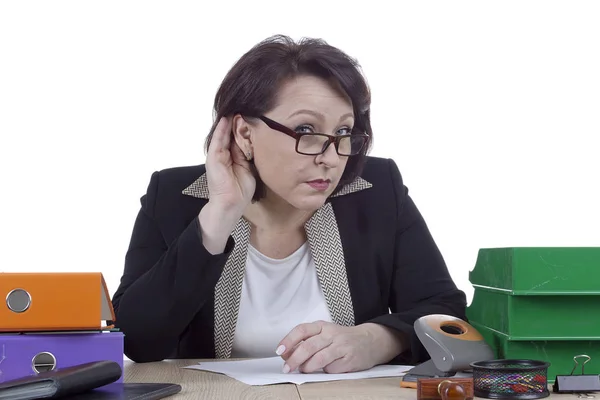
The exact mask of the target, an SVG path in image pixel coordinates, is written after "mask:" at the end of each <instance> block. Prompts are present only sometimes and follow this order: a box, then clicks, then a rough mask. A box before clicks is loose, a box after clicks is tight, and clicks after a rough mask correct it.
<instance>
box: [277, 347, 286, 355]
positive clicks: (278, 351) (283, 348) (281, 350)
mask: <svg viewBox="0 0 600 400" xmlns="http://www.w3.org/2000/svg"><path fill="white" fill-rule="evenodd" d="M284 351H285V346H284V345H280V346H279V347H278V348H277V350H275V354H277V355H278V356H280V355H282V354H283V352H284Z"/></svg>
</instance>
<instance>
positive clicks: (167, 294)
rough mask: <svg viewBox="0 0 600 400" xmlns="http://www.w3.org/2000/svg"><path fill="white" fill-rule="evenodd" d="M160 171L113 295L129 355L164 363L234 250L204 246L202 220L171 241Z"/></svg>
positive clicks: (143, 200)
mask: <svg viewBox="0 0 600 400" xmlns="http://www.w3.org/2000/svg"><path fill="white" fill-rule="evenodd" d="M159 185H160V173H159V172H155V173H154V174H153V175H152V177H151V179H150V183H149V185H148V190H147V192H146V194H145V195H144V196H142V198H141V208H140V210H139V213H138V215H137V218H136V220H135V224H134V226H133V232H132V235H131V240H130V244H129V248H128V250H127V253H126V257H125V267H124V272H123V275H122V277H121V282H120V285H119V287H118V289H117V291H116V292H115V294H114V296H113V300H112V303H113V307H114V309H115V318H116V321H114V323H115V327H117V328H119V329H120V330H121V331H122V332H123V333H124V336H125V343H124V346H125V355H126V356H127V357H129V358H130V359H131V360H132V361H135V362H149V361H161V360H163V359H165V358H168V357H169V356H170V355H171V354H172V353H173V352H174V351H175V349H176V348H177V346H178V343H179V337H180V335H181V334H182V333H183V332H184V330H185V329H186V328H187V326H188V325H189V324H190V322H191V320H192V319H193V318H194V316H195V315H196V313H197V312H198V311H199V310H200V309H201V308H202V307H203V305H205V304H206V302H207V301H208V300H209V299H210V298H212V295H213V292H214V287H215V285H216V283H217V281H218V279H219V277H220V275H221V272H222V270H223V266H224V265H225V261H226V260H227V258H228V256H229V254H230V253H231V251H232V249H233V239H232V238H231V237H230V238H229V240H228V242H227V245H226V247H225V251H224V252H223V253H221V254H216V255H212V254H210V253H209V252H208V251H207V250H206V248H205V247H204V246H203V244H202V235H201V231H200V229H199V221H198V218H194V219H193V220H192V221H191V222H190V223H189V225H188V226H187V227H186V228H185V229H184V230H183V231H182V232H181V234H180V235H179V236H178V237H177V238H176V239H175V240H173V241H172V242H171V243H165V240H164V238H163V235H162V232H161V229H160V226H159V224H158V223H157V218H156V217H155V215H154V214H155V207H154V206H155V203H156V198H157V192H158V188H159Z"/></svg>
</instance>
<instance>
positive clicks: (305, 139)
mask: <svg viewBox="0 0 600 400" xmlns="http://www.w3.org/2000/svg"><path fill="white" fill-rule="evenodd" d="M258 118H259V119H260V120H261V121H263V122H264V123H265V124H266V125H267V126H268V127H269V128H271V129H274V130H276V131H279V132H281V133H285V134H286V135H289V136H291V137H293V138H294V139H296V152H297V153H300V154H304V155H307V156H316V155H319V154H323V153H325V151H326V150H327V148H328V147H329V145H330V144H332V143H333V144H334V147H335V151H336V152H337V153H338V154H339V155H340V156H354V155H357V154H358V153H360V151H361V150H362V148H363V147H364V146H365V144H366V143H367V141H368V140H369V135H366V134H363V133H354V134H351V135H338V136H333V135H326V134H324V133H298V132H295V131H294V130H292V129H290V128H288V127H287V126H284V125H281V124H280V123H278V122H275V121H273V120H272V119H270V118H267V117H265V116H260V117H258Z"/></svg>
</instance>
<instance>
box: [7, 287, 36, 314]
mask: <svg viewBox="0 0 600 400" xmlns="http://www.w3.org/2000/svg"><path fill="white" fill-rule="evenodd" d="M6 305H7V306H8V309H9V310H10V311H12V312H15V313H22V312H25V311H27V310H28V309H29V306H31V295H30V294H29V293H28V292H27V291H26V290H24V289H13V290H11V291H10V292H8V295H6Z"/></svg>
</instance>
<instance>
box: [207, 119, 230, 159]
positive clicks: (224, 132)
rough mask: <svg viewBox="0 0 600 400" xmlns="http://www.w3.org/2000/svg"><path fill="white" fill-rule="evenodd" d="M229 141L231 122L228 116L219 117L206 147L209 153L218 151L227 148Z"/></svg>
mask: <svg viewBox="0 0 600 400" xmlns="http://www.w3.org/2000/svg"><path fill="white" fill-rule="evenodd" d="M230 141H231V123H230V120H229V118H226V117H221V119H220V120H219V123H217V126H216V128H215V131H214V132H213V137H212V139H211V142H210V146H209V149H208V152H209V153H213V154H215V153H219V152H221V151H223V150H228V149H229V143H230Z"/></svg>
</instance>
